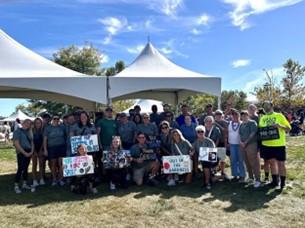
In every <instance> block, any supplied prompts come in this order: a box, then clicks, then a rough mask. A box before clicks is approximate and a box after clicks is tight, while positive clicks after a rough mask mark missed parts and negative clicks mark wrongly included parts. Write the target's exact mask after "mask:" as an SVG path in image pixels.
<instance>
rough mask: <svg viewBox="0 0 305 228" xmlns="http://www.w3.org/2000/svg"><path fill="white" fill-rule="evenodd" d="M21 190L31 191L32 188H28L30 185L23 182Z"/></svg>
mask: <svg viewBox="0 0 305 228" xmlns="http://www.w3.org/2000/svg"><path fill="white" fill-rule="evenodd" d="M21 188H23V189H27V190H30V189H31V187H30V186H28V184H27V183H26V182H23V184H22V186H21Z"/></svg>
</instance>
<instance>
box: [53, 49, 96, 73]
mask: <svg viewBox="0 0 305 228" xmlns="http://www.w3.org/2000/svg"><path fill="white" fill-rule="evenodd" d="M53 61H54V62H56V63H58V64H60V65H62V66H65V67H67V68H69V69H71V70H75V71H77V72H80V73H83V74H88V75H100V74H101V53H100V52H99V50H98V49H96V48H94V47H93V46H92V45H89V46H84V47H83V48H78V47H76V46H74V45H72V46H70V47H67V48H62V49H60V50H59V51H58V52H57V53H55V54H53Z"/></svg>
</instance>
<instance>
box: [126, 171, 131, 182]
mask: <svg viewBox="0 0 305 228" xmlns="http://www.w3.org/2000/svg"><path fill="white" fill-rule="evenodd" d="M126 180H127V181H130V180H131V176H130V174H129V173H128V174H127V175H126Z"/></svg>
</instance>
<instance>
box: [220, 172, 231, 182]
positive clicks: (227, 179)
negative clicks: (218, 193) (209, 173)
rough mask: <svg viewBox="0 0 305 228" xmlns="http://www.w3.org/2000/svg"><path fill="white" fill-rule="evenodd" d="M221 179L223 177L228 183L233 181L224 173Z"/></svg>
mask: <svg viewBox="0 0 305 228" xmlns="http://www.w3.org/2000/svg"><path fill="white" fill-rule="evenodd" d="M221 177H222V178H223V179H224V180H226V181H229V180H231V178H230V177H229V176H228V175H227V174H226V173H222V174H221Z"/></svg>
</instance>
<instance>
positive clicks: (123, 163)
mask: <svg viewBox="0 0 305 228" xmlns="http://www.w3.org/2000/svg"><path fill="white" fill-rule="evenodd" d="M129 157H130V151H129V150H120V151H118V152H117V153H110V152H109V151H106V150H104V151H103V165H104V168H105V169H122V168H126V167H128V166H129V165H130V163H129V160H128V158H129Z"/></svg>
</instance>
